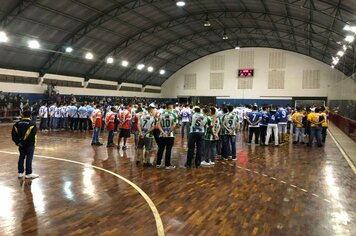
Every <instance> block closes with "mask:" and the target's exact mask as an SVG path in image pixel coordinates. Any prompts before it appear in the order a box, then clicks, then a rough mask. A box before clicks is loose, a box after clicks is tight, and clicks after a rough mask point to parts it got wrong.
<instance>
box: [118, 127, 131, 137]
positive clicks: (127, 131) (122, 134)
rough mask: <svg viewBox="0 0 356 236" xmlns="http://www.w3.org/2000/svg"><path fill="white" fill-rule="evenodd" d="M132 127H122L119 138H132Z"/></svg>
mask: <svg viewBox="0 0 356 236" xmlns="http://www.w3.org/2000/svg"><path fill="white" fill-rule="evenodd" d="M130 136H131V133H130V129H120V133H119V138H130Z"/></svg>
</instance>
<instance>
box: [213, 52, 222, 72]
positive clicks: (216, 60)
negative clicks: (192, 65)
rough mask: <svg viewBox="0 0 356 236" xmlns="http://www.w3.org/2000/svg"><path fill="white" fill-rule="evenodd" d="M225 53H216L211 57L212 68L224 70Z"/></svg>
mask: <svg viewBox="0 0 356 236" xmlns="http://www.w3.org/2000/svg"><path fill="white" fill-rule="evenodd" d="M224 68H225V55H215V56H212V57H211V59H210V70H224Z"/></svg>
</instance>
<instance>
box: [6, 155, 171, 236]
mask: <svg viewBox="0 0 356 236" xmlns="http://www.w3.org/2000/svg"><path fill="white" fill-rule="evenodd" d="M0 153H4V154H10V155H19V153H17V152H8V151H0ZM34 156H35V157H41V158H45V159H51V160H56V161H65V162H70V163H74V164H77V165H82V166H85V167H91V168H94V169H98V170H101V171H104V172H107V173H109V174H111V175H114V176H116V177H117V178H119V179H121V180H123V181H125V182H126V183H127V184H129V185H131V187H133V188H134V189H135V190H136V191H137V192H139V193H140V194H141V196H142V197H143V198H144V199H145V201H146V202H147V204H148V206H149V207H150V209H151V211H152V213H153V216H154V218H155V221H156V228H157V234H158V235H159V236H164V235H165V233H164V228H163V223H162V219H161V217H160V215H159V212H158V210H157V208H156V206H155V204H154V203H153V201H152V200H151V198H150V197H149V196H148V195H147V194H146V193H145V192H144V191H143V190H142V189H140V188H139V187H138V186H137V185H136V184H134V183H133V182H131V181H130V180H128V179H126V178H125V177H123V176H121V175H119V174H116V173H114V172H112V171H110V170H106V169H103V168H100V167H97V166H93V165H90V164H87V163H82V162H79V161H72V160H68V159H62V158H58V157H51V156H42V155H34Z"/></svg>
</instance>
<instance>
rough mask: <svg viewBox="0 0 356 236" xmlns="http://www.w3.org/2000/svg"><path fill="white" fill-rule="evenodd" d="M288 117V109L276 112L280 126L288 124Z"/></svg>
mask: <svg viewBox="0 0 356 236" xmlns="http://www.w3.org/2000/svg"><path fill="white" fill-rule="evenodd" d="M288 115H289V112H288V111H287V110H286V109H284V108H280V109H278V111H277V112H276V116H277V119H278V120H279V121H278V124H287V121H288Z"/></svg>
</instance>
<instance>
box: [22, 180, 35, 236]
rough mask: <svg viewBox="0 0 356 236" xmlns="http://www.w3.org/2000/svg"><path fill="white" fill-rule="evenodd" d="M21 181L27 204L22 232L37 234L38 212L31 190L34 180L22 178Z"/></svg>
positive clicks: (24, 233) (23, 233)
mask: <svg viewBox="0 0 356 236" xmlns="http://www.w3.org/2000/svg"><path fill="white" fill-rule="evenodd" d="M21 182H22V187H23V192H24V196H25V198H24V199H25V204H24V206H23V208H24V209H25V211H24V214H23V216H22V220H21V229H22V233H21V234H22V235H27V234H37V230H38V228H37V214H36V210H35V205H34V203H33V196H32V190H31V185H32V180H25V181H24V180H21Z"/></svg>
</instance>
